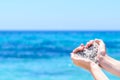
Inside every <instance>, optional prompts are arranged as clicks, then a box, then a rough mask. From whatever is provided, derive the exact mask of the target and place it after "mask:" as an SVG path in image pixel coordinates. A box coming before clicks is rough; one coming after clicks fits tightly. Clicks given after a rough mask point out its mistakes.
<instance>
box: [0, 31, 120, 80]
mask: <svg viewBox="0 0 120 80" xmlns="http://www.w3.org/2000/svg"><path fill="white" fill-rule="evenodd" d="M95 38H100V39H103V40H104V41H105V43H106V46H107V52H108V54H109V55H110V56H111V57H113V58H115V59H118V60H120V32H119V31H117V32H115V31H99V32H97V31H1V32H0V80H88V79H89V80H93V77H92V76H91V74H90V73H89V72H87V71H86V70H84V69H82V68H79V67H77V66H75V65H74V64H73V63H72V61H71V59H70V53H71V51H72V50H73V49H74V48H76V47H78V46H79V44H80V43H84V44H85V43H86V42H87V41H89V40H91V39H95ZM104 72H105V74H106V75H107V76H108V77H109V78H110V80H120V78H119V77H116V76H114V75H112V74H110V73H108V72H106V71H104Z"/></svg>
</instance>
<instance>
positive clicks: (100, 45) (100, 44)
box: [86, 39, 106, 63]
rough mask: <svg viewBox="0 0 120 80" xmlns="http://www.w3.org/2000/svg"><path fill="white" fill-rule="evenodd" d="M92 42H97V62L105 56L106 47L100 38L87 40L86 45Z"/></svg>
mask: <svg viewBox="0 0 120 80" xmlns="http://www.w3.org/2000/svg"><path fill="white" fill-rule="evenodd" d="M93 42H96V43H97V44H98V50H99V53H98V55H97V59H98V62H99V63H100V62H101V60H102V59H103V57H105V56H106V47H105V44H104V42H103V41H102V40H101V39H95V40H94V41H93V40H91V41H89V42H87V44H86V47H89V46H90V45H92V44H93Z"/></svg>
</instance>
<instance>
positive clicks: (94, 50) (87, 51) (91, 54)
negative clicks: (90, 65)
mask: <svg viewBox="0 0 120 80" xmlns="http://www.w3.org/2000/svg"><path fill="white" fill-rule="evenodd" d="M98 53H99V50H98V44H97V43H96V42H94V43H93V44H92V45H91V46H89V47H88V48H84V50H83V51H80V52H78V53H76V55H77V56H79V57H81V58H85V59H89V60H91V61H93V62H95V63H97V64H98V61H97V54H98Z"/></svg>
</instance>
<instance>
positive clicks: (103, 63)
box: [71, 39, 120, 80]
mask: <svg viewBox="0 0 120 80" xmlns="http://www.w3.org/2000/svg"><path fill="white" fill-rule="evenodd" d="M94 41H95V42H97V43H98V45H99V54H98V55H97V58H98V62H99V66H100V67H101V68H103V69H105V70H106V71H108V72H110V73H112V74H114V75H117V76H120V61H118V60H115V59H113V58H111V57H110V56H108V55H107V54H106V48H105V44H104V42H103V41H102V40H100V39H95V40H94ZM94 41H93V40H91V41H89V42H88V43H87V44H86V46H84V45H83V44H81V45H80V46H79V47H78V48H76V49H74V50H73V52H72V53H71V58H72V60H73V63H74V64H75V65H77V66H79V67H82V68H84V69H86V70H88V71H89V72H91V74H92V75H93V77H94V79H95V80H108V78H107V77H106V76H105V75H104V73H103V72H102V71H101V68H100V67H99V66H98V65H96V64H95V63H94V62H92V61H90V60H86V59H83V58H79V57H76V56H74V54H76V53H77V52H79V51H82V50H83V49H84V48H88V47H89V46H90V45H92V44H93V42H94ZM98 74H99V75H98Z"/></svg>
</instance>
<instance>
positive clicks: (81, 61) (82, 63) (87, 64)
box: [71, 44, 96, 71]
mask: <svg viewBox="0 0 120 80" xmlns="http://www.w3.org/2000/svg"><path fill="white" fill-rule="evenodd" d="M85 48H86V46H84V45H83V44H81V45H80V46H79V47H77V48H76V49H74V50H73V52H72V53H71V59H72V61H73V63H74V64H75V65H77V66H79V67H82V68H84V69H86V70H88V71H90V70H91V66H92V65H93V64H95V63H94V62H92V61H91V60H89V59H85V58H81V57H79V56H78V55H75V54H76V53H77V52H79V51H83V50H84V49H85ZM95 65H96V64H95Z"/></svg>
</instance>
